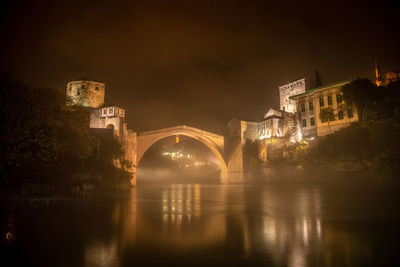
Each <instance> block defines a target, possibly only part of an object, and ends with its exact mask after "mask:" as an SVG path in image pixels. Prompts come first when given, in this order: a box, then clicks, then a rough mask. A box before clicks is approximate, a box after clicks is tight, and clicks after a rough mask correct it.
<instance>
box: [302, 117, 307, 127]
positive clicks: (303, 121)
mask: <svg viewBox="0 0 400 267" xmlns="http://www.w3.org/2000/svg"><path fill="white" fill-rule="evenodd" d="M302 124H303V127H307V121H306V120H305V119H304V120H302Z"/></svg>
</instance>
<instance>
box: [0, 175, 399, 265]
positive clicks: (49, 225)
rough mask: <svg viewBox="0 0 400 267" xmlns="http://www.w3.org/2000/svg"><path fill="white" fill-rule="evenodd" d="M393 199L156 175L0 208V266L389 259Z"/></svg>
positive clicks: (385, 192) (386, 189) (350, 190)
mask: <svg viewBox="0 0 400 267" xmlns="http://www.w3.org/2000/svg"><path fill="white" fill-rule="evenodd" d="M206 178H207V177H205V180H206V181H210V179H206ZM179 181H182V179H180V180H179ZM398 199H399V197H398V194H397V188H395V187H392V186H383V185H374V186H367V185H362V184H361V185H346V186H339V185H335V186H333V185H328V184H325V185H321V184H313V183H252V184H218V183H210V182H208V183H191V182H186V183H175V182H172V181H170V182H168V181H166V182H165V183H145V184H143V185H139V186H138V187H136V188H132V189H131V190H129V191H121V192H113V193H110V194H107V195H105V196H96V197H94V198H89V199H85V200H77V201H66V202H55V203H51V204H50V205H49V206H42V205H38V206H26V205H22V204H12V205H3V208H2V211H1V215H2V224H1V226H2V235H3V237H2V248H1V251H2V252H1V253H2V257H1V260H2V261H3V263H4V262H8V263H7V264H6V265H3V263H2V264H1V266H300V267H301V266H396V265H397V266H399V263H400V261H399V259H398V257H399V255H400V254H399V253H398V252H399V245H398V244H399V240H400V229H399V222H400V220H399V219H400V215H399V212H398V207H397V206H398V205H397V203H398ZM10 217H11V218H12V221H13V224H14V225H15V240H14V241H12V242H8V241H5V239H4V229H5V227H6V224H7V223H9V220H10Z"/></svg>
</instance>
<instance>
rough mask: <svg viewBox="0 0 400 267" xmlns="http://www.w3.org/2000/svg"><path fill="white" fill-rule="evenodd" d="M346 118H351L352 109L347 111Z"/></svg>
mask: <svg viewBox="0 0 400 267" xmlns="http://www.w3.org/2000/svg"><path fill="white" fill-rule="evenodd" d="M347 117H348V118H349V119H351V118H353V110H352V109H348V110H347Z"/></svg>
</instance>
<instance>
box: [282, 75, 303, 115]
mask: <svg viewBox="0 0 400 267" xmlns="http://www.w3.org/2000/svg"><path fill="white" fill-rule="evenodd" d="M305 91H306V81H305V78H302V79H299V80H296V81H294V82H290V83H287V84H284V85H282V86H279V100H280V109H281V110H283V111H286V112H296V101H294V100H292V99H290V97H291V96H293V95H297V94H301V93H304V92H305Z"/></svg>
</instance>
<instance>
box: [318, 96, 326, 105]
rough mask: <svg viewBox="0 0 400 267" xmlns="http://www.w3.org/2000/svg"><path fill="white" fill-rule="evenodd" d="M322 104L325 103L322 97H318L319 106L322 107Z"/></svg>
mask: <svg viewBox="0 0 400 267" xmlns="http://www.w3.org/2000/svg"><path fill="white" fill-rule="evenodd" d="M324 105H325V103H324V98H322V97H321V98H320V99H319V106H320V107H323V106H324Z"/></svg>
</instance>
